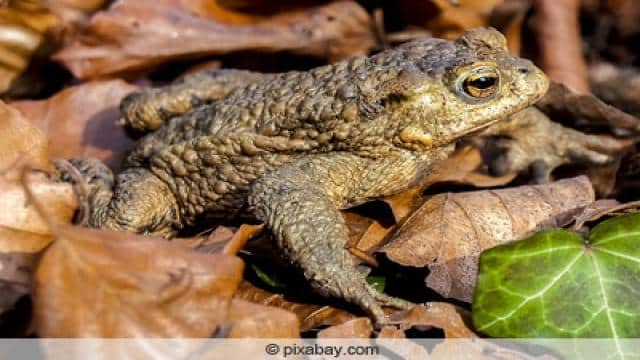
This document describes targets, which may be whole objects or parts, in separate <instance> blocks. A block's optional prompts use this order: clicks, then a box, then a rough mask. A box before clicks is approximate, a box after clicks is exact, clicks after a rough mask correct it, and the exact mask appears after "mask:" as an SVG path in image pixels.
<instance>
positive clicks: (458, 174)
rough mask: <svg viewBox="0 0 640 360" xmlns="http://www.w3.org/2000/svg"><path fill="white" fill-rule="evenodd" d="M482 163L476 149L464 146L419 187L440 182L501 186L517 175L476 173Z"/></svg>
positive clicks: (480, 155) (513, 173) (441, 164)
mask: <svg viewBox="0 0 640 360" xmlns="http://www.w3.org/2000/svg"><path fill="white" fill-rule="evenodd" d="M483 162H484V161H483V158H482V154H481V153H480V151H479V150H478V149H477V148H475V147H473V146H470V145H468V146H465V147H463V148H462V149H460V150H458V151H456V153H455V154H453V155H452V156H450V157H449V158H447V159H446V160H444V161H443V162H442V163H440V165H438V167H437V168H436V169H435V171H434V172H432V173H431V174H429V176H427V178H426V179H425V180H424V181H423V182H422V184H421V187H422V188H426V187H428V186H431V185H433V184H436V183H442V182H453V183H457V184H469V185H473V186H476V187H493V186H502V185H505V184H508V183H509V182H511V180H513V179H514V178H515V177H516V176H517V175H518V174H517V173H515V172H512V173H507V174H505V175H502V176H497V177H496V176H490V175H487V174H484V173H482V172H479V171H477V169H478V167H480V165H482V164H483Z"/></svg>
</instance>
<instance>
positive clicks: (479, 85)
mask: <svg viewBox="0 0 640 360" xmlns="http://www.w3.org/2000/svg"><path fill="white" fill-rule="evenodd" d="M461 80H462V81H459V82H458V89H459V90H460V91H461V92H462V93H463V94H464V95H466V96H467V97H470V98H471V99H472V100H481V99H487V98H489V97H491V96H493V95H495V94H496V93H497V91H498V86H499V84H500V77H499V75H498V72H497V71H496V70H494V69H493V68H489V67H481V68H477V69H474V70H472V71H470V73H467V74H466V76H464V77H462V79H461Z"/></svg>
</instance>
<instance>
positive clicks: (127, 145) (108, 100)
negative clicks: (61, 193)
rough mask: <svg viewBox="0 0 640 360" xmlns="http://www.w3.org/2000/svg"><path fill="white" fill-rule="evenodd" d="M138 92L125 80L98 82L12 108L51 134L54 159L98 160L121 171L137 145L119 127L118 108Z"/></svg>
mask: <svg viewBox="0 0 640 360" xmlns="http://www.w3.org/2000/svg"><path fill="white" fill-rule="evenodd" d="M135 89H136V87H135V86H133V85H130V84H127V83H126V82H124V81H122V80H109V81H95V82H89V83H86V84H82V85H78V86H73V87H70V88H67V89H65V90H63V91H61V92H59V93H58V94H56V95H54V96H52V97H51V98H49V99H47V100H35V101H30V100H24V101H16V102H14V103H12V104H11V105H12V106H14V107H16V108H17V109H19V110H20V111H21V112H22V113H23V114H24V116H25V117H26V118H27V119H29V120H31V122H32V123H33V124H35V125H36V126H37V127H38V128H39V129H40V130H42V131H43V132H44V133H46V134H47V138H48V143H49V153H50V155H51V157H52V158H71V157H74V156H87V157H95V158H98V159H100V160H102V161H104V162H105V163H106V164H107V165H109V166H111V167H112V168H114V169H117V168H118V167H119V166H120V163H121V160H122V158H123V157H124V154H125V153H126V152H127V151H128V150H129V149H131V147H132V146H133V144H134V141H133V140H132V139H130V138H129V137H128V136H127V134H126V132H125V129H124V128H123V127H121V126H118V125H117V120H118V118H119V117H120V112H119V109H118V105H119V104H120V100H121V99H122V98H123V97H125V96H126V95H127V94H129V93H130V92H132V91H134V90H135Z"/></svg>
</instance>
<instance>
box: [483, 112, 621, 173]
mask: <svg viewBox="0 0 640 360" xmlns="http://www.w3.org/2000/svg"><path fill="white" fill-rule="evenodd" d="M485 134H488V135H496V134H497V135H501V137H499V138H495V139H490V140H489V142H488V147H487V148H488V150H489V151H490V152H492V153H498V152H499V153H500V155H499V156H496V157H494V158H493V159H492V160H491V161H490V163H489V167H490V170H491V172H492V173H494V174H497V175H501V174H505V173H507V172H509V171H522V170H526V169H531V170H532V174H533V176H534V180H535V181H536V182H546V181H548V179H549V177H550V175H551V172H552V171H553V169H555V168H556V167H558V166H560V165H563V164H568V163H572V162H575V163H587V164H595V165H604V164H607V163H609V162H611V161H612V160H613V155H614V154H615V153H617V152H619V151H620V150H622V148H623V145H622V144H621V143H620V142H619V141H617V140H615V139H611V138H606V137H601V136H594V135H588V134H584V133H582V132H580V131H576V130H573V129H570V128H566V127H564V126H562V125H560V124H557V123H554V122H552V121H551V120H550V119H549V118H548V117H547V116H546V115H545V114H544V113H542V112H541V111H540V110H538V109H536V108H533V107H532V108H528V109H526V110H523V111H521V112H519V113H516V114H514V115H512V116H511V119H510V120H508V121H505V122H504V123H500V124H498V125H497V126H495V127H492V128H489V129H487V132H485ZM505 136H506V137H505ZM496 150H498V151H496Z"/></svg>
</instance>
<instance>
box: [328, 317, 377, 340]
mask: <svg viewBox="0 0 640 360" xmlns="http://www.w3.org/2000/svg"><path fill="white" fill-rule="evenodd" d="M372 332H373V325H371V320H369V318H366V317H359V318H355V319H351V320H349V321H347V322H345V323H342V324H340V325H334V326H331V327H328V328H326V329H323V330H320V331H319V332H318V339H323V338H324V339H338V338H347V339H349V338H351V339H353V338H365V339H367V338H369V337H370V336H371V333H372Z"/></svg>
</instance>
